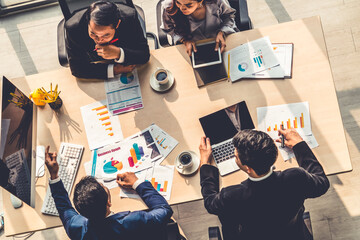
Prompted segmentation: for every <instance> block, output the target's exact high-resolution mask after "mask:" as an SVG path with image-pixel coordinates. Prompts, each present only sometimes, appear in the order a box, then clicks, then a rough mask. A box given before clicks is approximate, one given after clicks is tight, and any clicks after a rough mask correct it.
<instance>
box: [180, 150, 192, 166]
mask: <svg viewBox="0 0 360 240" xmlns="http://www.w3.org/2000/svg"><path fill="white" fill-rule="evenodd" d="M177 159H178V161H177V164H178V165H177V167H178V168H179V169H182V170H185V169H189V168H191V167H192V165H193V164H194V161H193V157H192V155H191V153H190V152H187V151H184V152H182V153H180V154H179V155H178V156H177Z"/></svg>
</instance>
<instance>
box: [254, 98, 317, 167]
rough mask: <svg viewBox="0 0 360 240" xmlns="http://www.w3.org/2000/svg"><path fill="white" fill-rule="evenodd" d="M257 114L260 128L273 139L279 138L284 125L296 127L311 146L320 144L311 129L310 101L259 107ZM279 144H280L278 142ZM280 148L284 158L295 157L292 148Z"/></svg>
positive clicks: (287, 127)
mask: <svg viewBox="0 0 360 240" xmlns="http://www.w3.org/2000/svg"><path fill="white" fill-rule="evenodd" d="M257 115H258V128H259V130H261V131H263V132H266V133H267V134H269V135H270V136H271V138H272V139H278V138H279V136H278V130H279V129H280V128H281V126H283V128H284V129H290V128H295V129H296V131H297V132H298V133H299V134H300V136H301V137H302V138H303V139H304V140H305V141H306V142H307V143H308V145H309V147H310V148H315V147H317V146H318V145H319V144H318V143H317V141H316V139H315V137H314V135H313V133H312V130H311V121H310V111H309V103H308V102H300V103H291V104H283V105H277V106H269V107H259V108H257ZM277 146H278V147H279V146H280V144H279V143H277ZM279 150H280V153H281V155H282V156H283V158H284V160H288V159H290V158H292V157H294V153H293V151H292V150H291V149H288V148H286V147H285V148H281V147H279Z"/></svg>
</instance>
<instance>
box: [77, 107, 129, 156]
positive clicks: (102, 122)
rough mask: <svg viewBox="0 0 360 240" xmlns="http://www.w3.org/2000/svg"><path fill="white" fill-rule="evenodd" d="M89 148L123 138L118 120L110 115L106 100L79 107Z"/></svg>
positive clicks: (92, 148) (98, 146) (95, 147)
mask: <svg viewBox="0 0 360 240" xmlns="http://www.w3.org/2000/svg"><path fill="white" fill-rule="evenodd" d="M80 111H81V115H82V118H83V121H84V125H85V131H86V136H87V139H88V143H89V148H90V150H94V149H97V148H100V147H103V146H105V145H108V144H112V143H115V142H118V141H121V140H123V139H124V138H123V134H122V131H121V127H120V121H119V118H118V117H117V116H111V114H110V112H109V111H108V109H107V107H106V100H103V101H98V102H94V103H92V104H89V105H86V106H83V107H81V108H80Z"/></svg>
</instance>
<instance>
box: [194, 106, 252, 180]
mask: <svg viewBox="0 0 360 240" xmlns="http://www.w3.org/2000/svg"><path fill="white" fill-rule="evenodd" d="M236 105H237V106H236V108H235V109H236V110H235V112H234V114H235V115H234V116H235V118H233V120H231V119H230V117H229V114H228V113H227V112H229V111H227V110H226V109H229V108H231V107H232V108H233V109H234V106H235V105H233V106H230V107H228V108H224V109H222V110H219V111H217V112H214V113H212V114H209V115H207V116H205V117H202V118H200V119H199V121H200V124H201V126H202V128H203V130H204V133H205V135H206V137H208V138H210V142H211V147H212V150H213V152H212V155H213V157H214V160H215V163H216V166H217V167H218V169H219V172H220V175H221V176H225V175H227V174H229V173H232V172H234V171H237V170H239V167H238V165H237V164H236V162H235V155H234V145H233V144H232V138H233V137H234V136H235V135H236V133H237V132H238V129H239V130H243V129H254V128H255V126H254V123H253V121H252V119H251V116H250V113H249V110H248V108H247V106H246V103H245V101H242V102H239V103H238V104H236ZM235 120H237V127H236V126H235V125H234V123H233V121H235Z"/></svg>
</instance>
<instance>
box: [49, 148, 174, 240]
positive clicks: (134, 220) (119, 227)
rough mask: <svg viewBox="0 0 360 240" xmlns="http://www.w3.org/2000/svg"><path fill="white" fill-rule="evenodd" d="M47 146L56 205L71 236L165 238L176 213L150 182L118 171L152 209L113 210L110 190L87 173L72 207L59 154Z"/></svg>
mask: <svg viewBox="0 0 360 240" xmlns="http://www.w3.org/2000/svg"><path fill="white" fill-rule="evenodd" d="M49 149H50V147H49V146H48V147H47V148H46V152H45V163H46V166H47V168H48V170H49V172H50V189H51V194H52V197H53V198H54V200H55V205H56V208H57V210H58V212H59V215H60V219H61V221H62V223H63V225H64V228H65V231H66V233H67V235H68V236H69V237H70V238H71V239H91V240H99V239H106V240H111V239H131V240H135V239H156V240H158V239H165V238H166V234H165V227H166V224H167V223H168V222H169V220H170V217H171V216H172V214H173V212H172V210H171V208H170V206H169V204H168V203H167V202H166V200H165V199H164V197H162V196H161V195H160V194H159V193H158V192H157V191H156V190H155V189H154V188H153V186H152V185H151V184H150V183H149V182H141V181H140V180H139V179H138V178H137V177H136V176H135V174H134V173H129V172H127V173H124V174H118V176H117V183H118V184H119V185H120V186H121V187H124V188H131V187H132V188H133V189H134V190H136V192H137V193H138V194H139V195H140V197H141V199H142V200H143V201H144V202H145V204H146V205H147V206H148V207H149V210H148V211H134V212H130V211H125V212H119V213H113V212H112V211H111V210H110V207H111V196H110V191H109V189H108V188H107V187H105V186H104V185H103V184H101V183H99V182H98V181H97V180H96V179H95V178H93V177H90V176H86V177H84V178H82V179H81V180H80V182H79V183H77V184H76V186H75V192H74V198H73V203H74V205H75V208H76V210H77V211H76V210H75V209H74V208H73V207H72V205H71V202H70V199H69V196H68V193H67V191H66V190H65V188H64V185H63V183H62V181H61V179H60V177H59V175H58V171H59V165H58V163H57V161H56V153H50V152H49Z"/></svg>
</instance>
